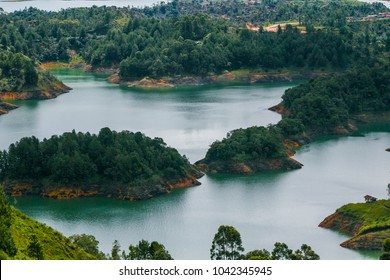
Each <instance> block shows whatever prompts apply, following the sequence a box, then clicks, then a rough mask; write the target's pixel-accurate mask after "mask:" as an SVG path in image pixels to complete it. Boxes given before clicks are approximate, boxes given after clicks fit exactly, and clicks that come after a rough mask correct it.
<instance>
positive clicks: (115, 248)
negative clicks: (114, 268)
mask: <svg viewBox="0 0 390 280" xmlns="http://www.w3.org/2000/svg"><path fill="white" fill-rule="evenodd" d="M120 252H121V245H120V244H119V242H118V240H115V241H114V243H113V244H112V249H111V259H112V260H120V259H121V256H120Z"/></svg>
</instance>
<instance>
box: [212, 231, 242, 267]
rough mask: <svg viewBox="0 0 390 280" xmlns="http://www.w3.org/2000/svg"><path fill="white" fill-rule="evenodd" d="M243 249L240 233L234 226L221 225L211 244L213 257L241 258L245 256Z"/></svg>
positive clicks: (221, 258) (213, 258) (218, 258)
mask: <svg viewBox="0 0 390 280" xmlns="http://www.w3.org/2000/svg"><path fill="white" fill-rule="evenodd" d="M243 251H244V248H243V247H242V241H241V235H240V233H239V232H238V231H237V230H236V229H235V228H234V227H232V226H224V225H221V226H220V227H219V228H218V232H217V233H216V234H215V236H214V239H213V242H212V245H211V249H210V257H211V259H212V260H239V259H242V258H243V256H242V254H241V253H242V252H243Z"/></svg>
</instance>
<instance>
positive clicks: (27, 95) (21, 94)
mask: <svg viewBox="0 0 390 280" xmlns="http://www.w3.org/2000/svg"><path fill="white" fill-rule="evenodd" d="M40 79H41V80H40V81H39V83H38V86H36V87H34V88H32V89H29V90H22V91H18V92H0V115H3V114H6V113H8V112H9V111H10V110H14V109H16V108H18V106H16V105H13V104H11V103H8V102H4V101H1V100H2V99H5V100H29V99H38V100H40V99H52V98H56V97H57V96H59V95H60V94H63V93H66V92H69V91H70V90H71V88H70V87H68V86H66V85H65V84H64V83H62V82H61V81H59V80H57V79H56V78H55V77H54V76H51V75H46V76H45V77H44V78H40Z"/></svg>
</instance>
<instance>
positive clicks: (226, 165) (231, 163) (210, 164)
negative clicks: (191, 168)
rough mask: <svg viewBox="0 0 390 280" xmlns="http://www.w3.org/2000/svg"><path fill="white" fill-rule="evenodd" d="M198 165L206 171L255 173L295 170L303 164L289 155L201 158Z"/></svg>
mask: <svg viewBox="0 0 390 280" xmlns="http://www.w3.org/2000/svg"><path fill="white" fill-rule="evenodd" d="M196 165H197V166H198V167H199V168H201V169H202V170H204V171H205V172H206V173H226V174H229V173H230V174H247V175H250V174H255V173H258V172H263V171H273V170H286V171H287V170H293V169H299V168H301V167H302V166H303V165H302V164H301V163H300V162H298V161H296V160H294V159H292V158H289V157H281V158H276V159H253V160H242V161H240V160H227V161H226V160H215V161H207V160H205V159H203V160H200V161H198V162H197V163H196Z"/></svg>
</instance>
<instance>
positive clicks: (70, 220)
mask: <svg viewBox="0 0 390 280" xmlns="http://www.w3.org/2000/svg"><path fill="white" fill-rule="evenodd" d="M56 74H57V75H58V77H59V78H60V79H61V80H63V81H64V82H65V83H66V84H68V85H70V86H71V87H73V90H72V91H71V92H70V93H67V94H64V95H61V96H60V97H58V98H56V99H53V100H45V101H19V102H18V104H19V105H20V106H21V107H20V108H19V109H17V110H14V111H12V112H10V113H9V114H7V115H4V116H2V117H0V132H1V134H0V149H5V148H7V147H8V145H9V144H11V143H13V142H14V141H17V140H18V139H20V138H21V137H23V136H30V135H35V136H36V137H38V138H40V139H42V138H44V137H50V136H51V135H52V134H61V133H63V132H65V131H70V130H72V129H75V130H76V131H84V132H85V131H91V132H97V131H98V130H99V129H100V128H101V127H104V126H108V127H110V128H112V129H115V130H123V129H126V130H131V131H138V130H139V131H142V132H143V133H145V134H146V135H148V136H152V137H155V136H158V137H162V138H163V139H164V140H165V141H166V142H167V143H168V145H170V146H173V147H175V148H177V149H178V150H179V152H180V153H181V154H185V155H187V156H188V157H189V158H190V161H191V162H194V161H196V160H198V159H200V158H202V157H203V156H204V155H205V152H206V151H207V148H208V146H209V145H210V144H211V143H212V142H213V141H215V140H216V139H221V138H222V137H223V136H224V135H226V132H228V131H229V130H232V129H235V128H239V127H248V126H252V125H256V124H258V125H267V124H269V123H276V122H278V121H279V120H280V116H279V115H278V114H276V113H274V112H271V111H269V110H267V108H269V107H270V106H272V105H275V104H277V103H278V102H280V98H281V95H282V94H283V92H284V90H285V89H286V88H288V87H290V86H292V85H293V84H270V85H257V86H227V87H203V88H196V89H181V90H176V91H132V90H129V89H124V88H120V87H119V86H117V85H112V84H109V83H107V82H106V81H105V77H103V76H96V75H92V74H85V73H80V72H77V71H74V70H62V71H58V72H56ZM389 132H390V127H389V126H388V125H382V126H368V127H365V129H364V130H362V131H361V133H360V136H355V137H342V138H328V139H323V140H320V141H317V142H315V143H312V144H310V145H307V146H305V147H303V148H301V149H300V150H299V152H298V153H297V154H296V155H295V158H296V159H297V160H298V161H300V162H302V163H303V164H304V167H303V168H302V169H300V170H296V171H291V172H270V173H264V174H259V175H254V176H237V175H208V176H204V177H203V178H202V179H201V180H200V181H201V183H202V185H201V186H199V187H194V188H188V189H181V190H176V191H174V192H172V193H171V194H169V195H164V196H160V197H155V198H153V199H150V200H147V201H138V202H128V201H117V200H111V199H106V198H85V199H74V200H62V201H57V200H51V199H46V198H40V197H22V198H17V200H16V202H17V203H16V207H17V208H19V209H20V210H22V211H23V212H25V213H26V214H28V215H30V216H32V217H34V218H36V219H38V220H39V221H41V222H44V223H46V224H48V225H50V226H52V227H54V228H55V229H57V230H59V231H61V232H62V233H64V234H65V235H67V236H69V235H72V234H76V233H77V234H80V233H87V234H93V235H94V236H96V238H97V239H98V240H99V241H100V248H101V249H102V250H103V251H104V252H107V253H108V252H109V251H110V249H111V246H112V242H113V241H114V240H115V239H117V240H119V242H120V243H121V244H122V247H123V248H125V249H126V248H127V247H128V245H129V244H136V243H137V242H138V241H139V240H141V239H146V240H149V241H152V240H157V241H159V242H161V243H163V244H164V245H165V246H166V248H167V249H168V251H169V252H170V253H171V254H172V256H173V257H174V258H176V259H208V258H209V250H210V246H211V241H212V239H213V236H214V234H215V232H216V231H217V228H218V227H219V225H221V224H226V225H232V226H234V227H236V228H237V230H238V231H239V232H240V233H241V235H242V239H243V243H244V247H245V249H246V250H247V251H249V250H253V249H260V248H266V249H269V250H270V249H272V247H273V244H274V243H275V242H277V241H279V242H286V243H287V244H288V245H289V246H290V248H293V249H297V248H298V247H300V245H301V244H302V243H307V244H309V245H311V246H312V247H313V249H314V250H315V251H316V252H317V253H318V254H319V255H320V256H321V258H322V259H364V258H376V257H378V254H372V253H367V252H357V251H352V250H348V249H344V248H341V247H340V246H339V244H340V243H341V242H343V241H344V240H346V239H347V236H345V235H341V234H339V233H337V232H334V231H331V230H325V229H322V228H319V227H318V224H319V223H320V222H321V221H322V220H323V219H324V218H325V217H326V216H327V215H329V214H331V213H333V212H334V211H335V210H336V209H337V208H339V207H340V206H342V205H344V204H346V203H350V202H362V201H363V196H364V195H366V194H370V195H373V196H376V197H380V198H381V197H382V198H384V197H385V195H386V187H387V184H388V182H389V181H390V179H389V167H390V156H389V153H386V152H385V151H384V150H385V149H386V148H388V147H390V134H389Z"/></svg>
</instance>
